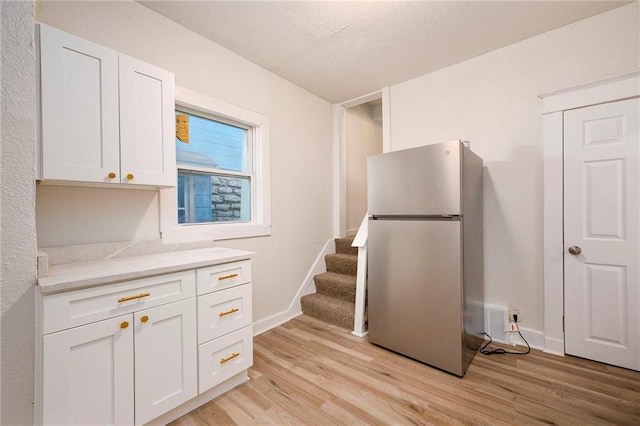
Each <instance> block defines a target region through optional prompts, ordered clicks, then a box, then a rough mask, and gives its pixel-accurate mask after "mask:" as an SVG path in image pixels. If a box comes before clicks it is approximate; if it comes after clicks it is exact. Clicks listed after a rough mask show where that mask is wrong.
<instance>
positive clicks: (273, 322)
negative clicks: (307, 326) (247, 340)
mask: <svg viewBox="0 0 640 426" xmlns="http://www.w3.org/2000/svg"><path fill="white" fill-rule="evenodd" d="M295 316H296V315H294V317H295ZM291 318H293V317H289V316H288V315H287V311H281V312H277V313H275V314H273V315H269V316H268V317H266V318H263V319H261V320H258V321H255V322H254V323H253V335H254V336H257V335H258V334H262V333H264V332H265V331H269V330H271V329H272V328H275V327H277V326H279V325H280V324H284V323H285V322H287V321H289V320H290V319H291Z"/></svg>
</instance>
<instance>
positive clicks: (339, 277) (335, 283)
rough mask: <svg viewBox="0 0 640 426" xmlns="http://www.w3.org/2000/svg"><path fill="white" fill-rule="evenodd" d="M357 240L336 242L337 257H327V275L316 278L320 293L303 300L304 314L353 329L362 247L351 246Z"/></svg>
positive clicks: (317, 289) (301, 301) (323, 274)
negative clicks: (359, 254)
mask: <svg viewBox="0 0 640 426" xmlns="http://www.w3.org/2000/svg"><path fill="white" fill-rule="evenodd" d="M353 238H354V237H346V238H336V239H335V243H336V252H335V254H328V255H326V256H325V258H324V261H325V264H326V265H327V272H324V273H322V274H318V275H316V276H315V277H313V280H314V282H315V285H316V293H313V294H308V295H306V296H303V297H302V298H300V304H301V305H302V312H303V313H304V314H306V315H309V316H312V317H314V318H317V319H319V320H322V321H325V322H328V323H330V324H334V325H337V326H338V327H342V328H347V329H349V330H353V324H354V321H353V320H354V314H355V300H356V271H357V266H358V248H357V247H351V243H352V242H353Z"/></svg>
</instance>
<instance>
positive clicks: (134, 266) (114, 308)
mask: <svg viewBox="0 0 640 426" xmlns="http://www.w3.org/2000/svg"><path fill="white" fill-rule="evenodd" d="M252 255H253V253H251V252H246V251H240V250H231V249H223V248H208V249H198V250H186V251H178V252H170V253H163V254H154V255H145V256H137V257H127V258H116V259H110V260H102V261H94V262H83V263H76V264H67V265H53V266H51V267H50V269H49V274H48V276H46V277H43V278H40V279H39V280H38V284H39V286H38V289H39V291H38V292H36V306H37V324H36V327H37V329H36V345H37V351H36V353H37V359H36V368H37V372H36V379H37V386H36V416H37V418H36V423H37V424H44V425H54V424H58V425H59V424H64V425H86V424H136V425H141V424H147V423H152V424H153V423H156V424H163V423H166V422H168V421H171V420H173V419H175V418H177V417H179V416H180V415H182V414H184V413H186V412H188V411H190V410H192V409H194V408H196V407H198V406H200V405H202V404H204V403H206V402H208V401H209V400H211V399H213V398H215V397H216V396H219V395H220V394H222V393H224V392H225V391H227V390H229V389H231V388H233V387H235V386H237V385H238V384H241V383H243V382H244V381H246V380H248V378H247V374H246V370H247V369H248V368H249V367H250V366H251V365H252V364H253V327H252V313H251V309H252V300H251V299H252V297H251V285H252V284H251V260H250V258H251V256H252Z"/></svg>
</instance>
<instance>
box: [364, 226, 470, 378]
mask: <svg viewBox="0 0 640 426" xmlns="http://www.w3.org/2000/svg"><path fill="white" fill-rule="evenodd" d="M460 231H461V229H460V222H459V221H453V220H451V219H450V220H446V221H445V220H440V221H429V220H370V221H369V240H368V247H369V248H368V255H369V280H368V292H369V341H370V342H373V343H376V344H378V345H381V346H384V347H386V348H389V349H392V350H394V351H396V352H400V353H402V354H404V355H407V356H409V357H411V358H415V359H417V360H420V361H423V362H427V363H428V364H431V365H434V366H436V367H438V368H442V369H444V370H447V371H451V372H454V373H456V374H458V375H460V374H461V373H462V372H461V369H462V358H461V357H462V354H461V347H460V346H461V342H462V314H461V291H462V287H461V283H462V270H461V250H460V245H461V240H460V237H461V232H460ZM435 241H437V242H438V243H437V244H434V242H435Z"/></svg>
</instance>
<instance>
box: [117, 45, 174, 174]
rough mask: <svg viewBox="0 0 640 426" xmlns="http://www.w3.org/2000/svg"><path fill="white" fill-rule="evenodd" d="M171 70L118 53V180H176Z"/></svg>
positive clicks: (172, 78)
mask: <svg viewBox="0 0 640 426" xmlns="http://www.w3.org/2000/svg"><path fill="white" fill-rule="evenodd" d="M174 108H175V107H174V77H173V73H171V72H169V71H166V70H163V69H161V68H158V67H155V66H153V65H150V64H147V63H145V62H142V61H139V60H137V59H134V58H131V57H129V56H126V55H123V54H120V150H121V151H120V165H121V173H122V177H121V182H123V183H133V184H146V185H166V186H174V185H175V184H176V165H175V118H174Z"/></svg>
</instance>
